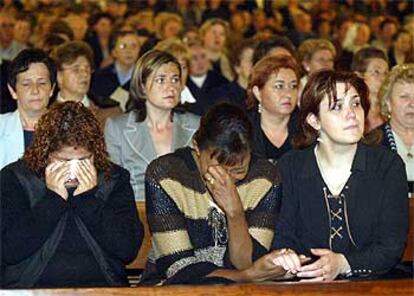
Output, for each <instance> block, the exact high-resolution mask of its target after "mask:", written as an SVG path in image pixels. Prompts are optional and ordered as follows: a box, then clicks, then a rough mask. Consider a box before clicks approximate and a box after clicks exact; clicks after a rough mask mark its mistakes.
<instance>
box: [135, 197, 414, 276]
mask: <svg viewBox="0 0 414 296" xmlns="http://www.w3.org/2000/svg"><path fill="white" fill-rule="evenodd" d="M409 204H410V225H409V231H408V237H407V246H406V248H405V251H404V255H403V261H413V260H414V197H412V198H410V199H409ZM136 206H137V211H138V213H139V217H140V219H141V222H142V224H143V225H144V231H145V234H144V241H143V242H142V246H141V249H140V251H139V253H138V256H137V258H136V259H135V260H134V261H133V262H132V263H131V264H129V265H128V266H127V268H129V269H144V267H145V263H146V261H147V256H148V253H149V251H150V249H151V236H150V233H149V228H148V223H147V215H146V213H145V202H144V201H137V202H136Z"/></svg>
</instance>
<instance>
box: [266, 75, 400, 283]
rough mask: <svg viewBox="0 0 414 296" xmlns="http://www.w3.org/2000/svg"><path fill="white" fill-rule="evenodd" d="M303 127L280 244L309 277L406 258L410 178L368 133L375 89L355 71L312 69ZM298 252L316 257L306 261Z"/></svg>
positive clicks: (289, 265)
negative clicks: (370, 95) (366, 123)
mask: <svg viewBox="0 0 414 296" xmlns="http://www.w3.org/2000/svg"><path fill="white" fill-rule="evenodd" d="M300 106H301V109H300V111H299V124H300V128H301V129H300V131H299V133H298V134H297V136H296V137H295V138H294V145H295V146H296V147H297V148H300V149H301V150H299V149H297V150H292V151H291V152H289V153H288V154H286V155H285V156H284V157H282V159H281V160H280V162H279V165H280V171H281V175H282V184H283V187H282V206H281V210H280V215H279V219H278V223H277V226H276V231H275V232H276V236H275V239H274V242H273V248H276V249H280V248H290V249H292V250H293V251H292V252H288V254H285V255H283V256H281V257H279V258H278V259H277V261H278V263H279V264H281V265H282V266H283V267H284V269H285V270H288V271H289V272H290V273H292V274H295V275H296V276H297V277H298V278H300V279H302V280H306V281H331V280H334V279H336V278H337V277H338V276H343V277H351V276H364V277H367V276H371V275H375V276H376V275H380V274H383V273H386V272H388V271H389V270H390V269H392V268H393V267H394V266H395V265H396V264H397V263H398V262H399V260H400V259H401V256H402V253H403V250H404V245H405V241H406V235H407V230H408V200H407V183H406V180H407V177H406V172H405V169H404V163H403V161H402V160H401V158H400V157H399V156H398V155H397V154H396V153H392V152H391V151H389V150H387V148H385V147H381V146H378V145H373V144H372V143H367V142H366V140H364V139H363V133H364V120H365V118H366V116H367V113H368V110H369V100H368V87H367V85H366V84H365V83H364V81H363V80H362V79H361V78H359V77H357V76H356V75H355V74H353V73H344V72H335V71H332V70H323V71H320V72H317V73H315V74H313V75H311V77H310V79H309V81H308V83H307V84H306V86H305V88H304V91H303V94H302V97H301V104H300ZM297 254H304V255H306V256H309V257H311V259H312V260H311V262H308V263H307V264H302V263H301V262H300V258H299V256H298V255H297Z"/></svg>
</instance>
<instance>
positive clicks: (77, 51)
mask: <svg viewBox="0 0 414 296" xmlns="http://www.w3.org/2000/svg"><path fill="white" fill-rule="evenodd" d="M50 55H51V57H52V59H53V60H54V61H55V63H56V66H57V68H58V70H62V66H63V64H72V63H74V62H75V61H76V59H77V58H78V57H85V58H86V59H87V60H88V62H89V64H90V66H91V68H93V67H94V63H93V51H92V48H91V47H90V46H89V45H88V44H87V43H86V42H83V41H69V42H66V43H63V44H61V45H59V46H58V47H56V48H55V49H54V50H53V51H52V53H51V54H50Z"/></svg>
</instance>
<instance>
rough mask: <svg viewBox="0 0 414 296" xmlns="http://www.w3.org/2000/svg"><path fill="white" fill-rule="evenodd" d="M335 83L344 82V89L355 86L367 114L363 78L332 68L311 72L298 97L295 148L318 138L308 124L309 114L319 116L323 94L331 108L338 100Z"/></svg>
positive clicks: (307, 144) (366, 89)
mask: <svg viewBox="0 0 414 296" xmlns="http://www.w3.org/2000/svg"><path fill="white" fill-rule="evenodd" d="M336 83H345V84H346V89H349V88H350V87H351V86H352V87H354V88H355V90H356V91H357V93H358V94H359V96H360V98H361V105H362V108H363V109H364V114H365V116H367V114H368V111H369V107H370V103H369V99H368V93H369V91H368V86H367V85H366V84H365V82H364V80H363V79H362V78H360V77H358V76H357V75H356V74H355V73H352V72H342V71H334V70H321V71H318V72H316V73H314V74H312V75H311V76H310V78H309V80H308V82H307V83H306V85H305V88H304V89H303V92H302V96H301V98H300V109H299V131H298V133H297V134H296V136H295V137H294V138H293V145H294V146H295V147H296V148H305V147H308V146H310V145H312V144H313V143H314V142H315V141H316V139H317V138H318V132H317V131H316V130H315V129H314V128H313V127H312V126H310V125H309V124H308V122H307V120H306V119H307V117H308V115H309V114H314V115H316V116H319V107H320V104H321V102H322V100H323V99H324V98H325V96H328V99H329V106H330V108H333V107H334V106H335V105H336V102H337V100H338V98H337V96H336Z"/></svg>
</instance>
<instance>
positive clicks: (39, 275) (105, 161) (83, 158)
mask: <svg viewBox="0 0 414 296" xmlns="http://www.w3.org/2000/svg"><path fill="white" fill-rule="evenodd" d="M0 182H1V184H0V185H1V186H0V190H1V191H0V193H1V205H2V207H1V216H2V225H1V227H2V229H1V231H2V235H3V237H2V262H1V265H2V267H3V274H2V280H3V283H2V284H3V285H4V287H6V288H37V287H99V286H124V285H127V279H126V272H125V265H126V264H128V263H129V262H130V261H132V260H133V259H134V258H135V256H136V254H137V252H138V250H139V247H140V245H141V242H142V237H143V229H142V225H141V223H140V221H139V218H138V216H137V211H136V207H135V202H134V193H133V190H132V187H131V185H130V183H129V173H128V172H127V171H126V170H125V169H123V168H121V167H119V166H117V165H115V164H112V163H111V162H110V161H109V157H108V153H107V152H106V148H105V142H104V137H103V133H102V131H101V127H100V124H99V122H98V121H97V119H96V118H95V117H94V115H93V114H92V113H91V111H89V110H88V109H87V108H86V107H84V106H83V105H82V104H81V103H76V102H65V103H62V104H56V105H54V106H52V107H51V109H50V110H49V111H48V112H47V113H46V114H44V115H43V116H42V117H41V118H40V120H39V122H38V127H37V128H36V131H35V135H34V140H33V143H32V145H31V146H30V147H29V148H28V150H26V152H25V154H24V156H23V159H21V160H18V161H17V162H14V163H12V164H10V165H8V166H6V167H5V168H4V169H2V170H1V172H0Z"/></svg>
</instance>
